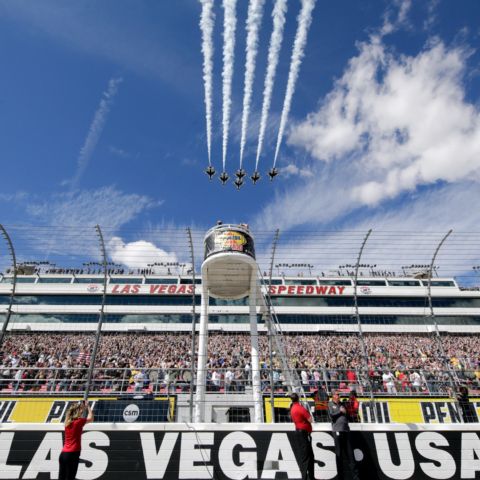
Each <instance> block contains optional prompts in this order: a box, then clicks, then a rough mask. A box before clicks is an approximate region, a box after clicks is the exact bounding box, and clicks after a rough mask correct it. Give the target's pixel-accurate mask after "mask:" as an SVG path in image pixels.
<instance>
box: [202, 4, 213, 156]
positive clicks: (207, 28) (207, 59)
mask: <svg viewBox="0 0 480 480" xmlns="http://www.w3.org/2000/svg"><path fill="white" fill-rule="evenodd" d="M200 3H201V4H202V14H201V16H200V29H201V30H202V53H203V81H204V83H205V116H206V124H207V125H206V127H207V151H208V164H209V165H211V164H212V156H211V149H212V90H213V81H212V80H213V75H212V71H213V38H212V37H213V26H214V25H215V14H214V13H213V0H200Z"/></svg>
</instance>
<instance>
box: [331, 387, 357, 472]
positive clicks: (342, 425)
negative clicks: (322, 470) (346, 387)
mask: <svg viewBox="0 0 480 480" xmlns="http://www.w3.org/2000/svg"><path fill="white" fill-rule="evenodd" d="M328 413H329V415H330V419H331V420H332V431H333V438H334V441H335V454H336V456H337V466H338V467H339V472H340V470H341V469H342V467H343V463H344V462H343V459H344V458H345V457H346V460H347V465H348V469H349V472H348V473H349V474H350V475H344V476H343V477H340V478H351V479H353V480H358V479H359V478H360V477H359V475H358V470H357V466H356V464H355V457H354V455H353V448H352V444H351V439H350V427H349V425H348V412H347V405H346V403H345V402H340V395H339V394H338V392H334V393H333V395H332V400H330V402H328Z"/></svg>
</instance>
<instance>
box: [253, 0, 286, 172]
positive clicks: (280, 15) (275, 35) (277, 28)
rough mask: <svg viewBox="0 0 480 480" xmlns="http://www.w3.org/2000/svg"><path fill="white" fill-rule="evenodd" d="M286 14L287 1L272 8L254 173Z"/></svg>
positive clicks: (265, 123)
mask: <svg viewBox="0 0 480 480" xmlns="http://www.w3.org/2000/svg"><path fill="white" fill-rule="evenodd" d="M286 13H287V0H277V1H276V2H275V6H274V7H273V12H272V17H273V32H272V36H271V37H270V45H269V47H268V66H267V73H266V75H265V83H264V87H263V105H262V116H261V120H260V131H259V134H258V146H257V159H256V161H255V171H257V170H258V161H259V159H260V154H261V152H262V148H263V140H264V138H265V129H266V128H267V119H268V113H269V111H270V104H271V103H272V92H273V85H274V84H275V73H276V71H277V65H278V57H279V56H280V50H281V48H282V40H283V27H284V25H285V14H286Z"/></svg>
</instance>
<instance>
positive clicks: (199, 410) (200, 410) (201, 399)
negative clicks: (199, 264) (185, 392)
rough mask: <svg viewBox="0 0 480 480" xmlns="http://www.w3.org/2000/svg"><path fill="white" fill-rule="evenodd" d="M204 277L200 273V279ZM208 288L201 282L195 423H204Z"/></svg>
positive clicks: (204, 282) (205, 283)
mask: <svg viewBox="0 0 480 480" xmlns="http://www.w3.org/2000/svg"><path fill="white" fill-rule="evenodd" d="M204 278H205V276H204V275H203V272H202V279H204ZM208 297H209V294H208V287H207V282H206V281H202V300H201V307H200V327H199V332H198V336H199V340H198V361H197V391H196V395H195V423H201V422H204V421H205V387H206V382H207V372H206V365H207V347H208Z"/></svg>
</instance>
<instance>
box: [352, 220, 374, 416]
mask: <svg viewBox="0 0 480 480" xmlns="http://www.w3.org/2000/svg"><path fill="white" fill-rule="evenodd" d="M371 234H372V229H370V230H369V231H368V232H367V234H366V235H365V238H364V239H363V242H362V245H361V247H360V250H359V251H358V256H357V262H356V264H355V277H354V279H353V304H354V308H355V318H356V320H357V325H358V336H359V338H360V345H361V347H362V354H363V358H364V360H365V376H366V378H365V380H366V381H367V382H368V385H369V387H370V403H371V407H372V408H371V409H370V411H371V413H372V420H373V421H375V417H376V415H375V396H374V394H373V383H372V382H371V380H370V375H369V373H368V363H369V361H368V352H367V347H366V345H365V339H364V338H363V330H362V322H361V320H360V313H359V310H358V288H357V280H358V270H359V268H360V260H361V259H362V254H363V250H364V249H365V245H366V243H367V241H368V239H369V237H370V235H371Z"/></svg>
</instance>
